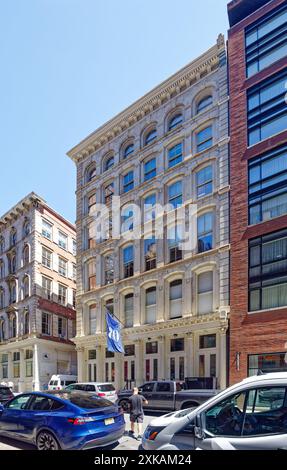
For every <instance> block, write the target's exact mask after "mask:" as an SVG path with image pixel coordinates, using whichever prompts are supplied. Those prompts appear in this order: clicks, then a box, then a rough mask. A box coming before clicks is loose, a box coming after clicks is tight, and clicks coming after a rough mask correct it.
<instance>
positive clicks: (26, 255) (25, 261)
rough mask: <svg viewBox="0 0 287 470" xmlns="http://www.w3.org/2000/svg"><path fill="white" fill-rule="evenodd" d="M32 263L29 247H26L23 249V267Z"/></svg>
mask: <svg viewBox="0 0 287 470" xmlns="http://www.w3.org/2000/svg"><path fill="white" fill-rule="evenodd" d="M29 261H30V250H29V245H25V246H24V249H23V266H26V265H27V264H28V263H29Z"/></svg>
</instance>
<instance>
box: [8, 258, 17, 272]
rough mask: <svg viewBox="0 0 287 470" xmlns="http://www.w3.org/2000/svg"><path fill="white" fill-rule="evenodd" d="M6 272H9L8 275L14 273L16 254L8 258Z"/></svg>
mask: <svg viewBox="0 0 287 470" xmlns="http://www.w3.org/2000/svg"><path fill="white" fill-rule="evenodd" d="M8 270H9V274H15V272H16V254H15V253H12V254H11V255H10V256H9V257H8Z"/></svg>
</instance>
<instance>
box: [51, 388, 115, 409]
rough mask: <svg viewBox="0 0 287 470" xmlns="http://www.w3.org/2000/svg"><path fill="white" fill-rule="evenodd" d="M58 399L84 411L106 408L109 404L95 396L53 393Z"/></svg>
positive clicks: (79, 393)
mask: <svg viewBox="0 0 287 470" xmlns="http://www.w3.org/2000/svg"><path fill="white" fill-rule="evenodd" d="M54 395H55V396H57V397H58V398H62V399H63V400H67V401H70V402H71V403H73V405H76V406H79V407H80V408H85V409H91V410H93V409H97V408H107V407H109V406H111V402H110V401H109V400H106V399H105V398H99V397H98V396H97V395H88V394H86V393H85V392H83V393H81V392H62V393H61V392H57V393H54Z"/></svg>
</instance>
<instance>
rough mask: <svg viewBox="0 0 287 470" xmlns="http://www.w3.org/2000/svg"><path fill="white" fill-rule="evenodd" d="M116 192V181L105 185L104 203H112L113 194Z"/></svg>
mask: <svg viewBox="0 0 287 470" xmlns="http://www.w3.org/2000/svg"><path fill="white" fill-rule="evenodd" d="M114 194H115V185H114V182H113V181H111V182H110V183H109V184H107V185H106V186H105V187H104V203H105V204H111V202H112V200H113V196H114Z"/></svg>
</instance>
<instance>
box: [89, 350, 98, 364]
mask: <svg viewBox="0 0 287 470" xmlns="http://www.w3.org/2000/svg"><path fill="white" fill-rule="evenodd" d="M88 358H89V361H94V360H96V359H97V350H96V349H90V350H89V351H88Z"/></svg>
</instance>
